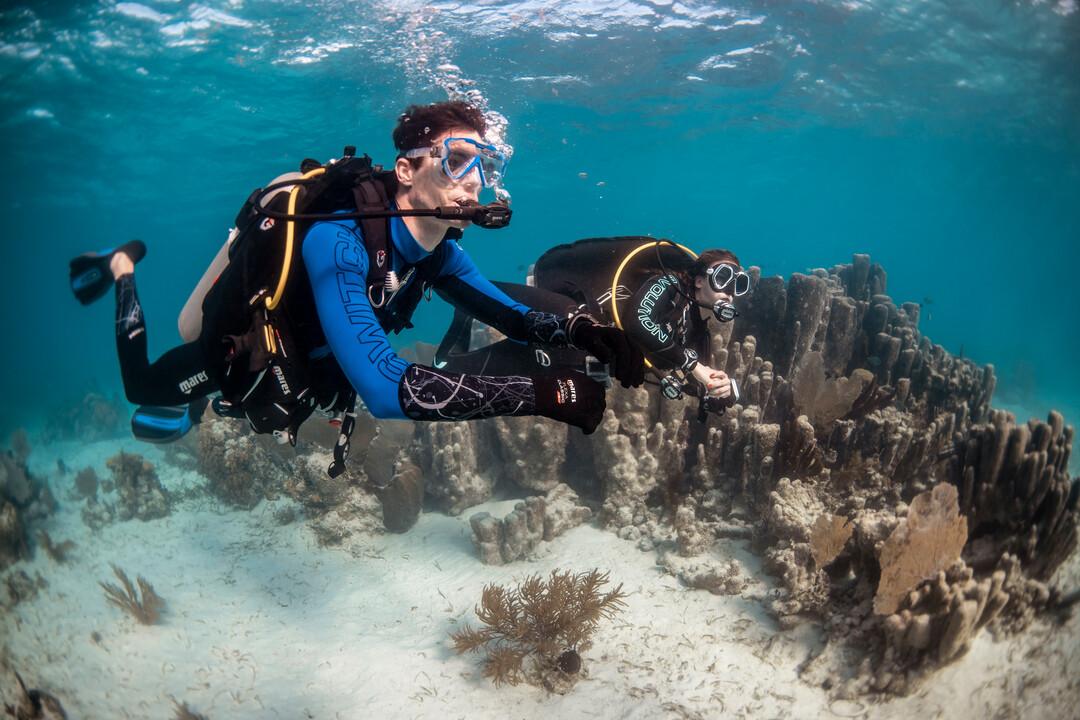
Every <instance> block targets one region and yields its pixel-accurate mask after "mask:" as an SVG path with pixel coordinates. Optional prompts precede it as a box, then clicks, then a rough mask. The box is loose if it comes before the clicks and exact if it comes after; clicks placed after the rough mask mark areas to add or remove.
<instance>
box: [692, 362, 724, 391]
mask: <svg viewBox="0 0 1080 720" xmlns="http://www.w3.org/2000/svg"><path fill="white" fill-rule="evenodd" d="M693 374H694V379H695V380H697V381H698V382H699V383H701V386H702V387H703V388H705V392H706V394H708V395H713V396H715V397H721V398H726V397H731V378H729V377H728V375H727V373H726V372H724V371H723V370H713V369H712V368H711V367H709V366H708V365H703V364H701V363H698V364H697V365H696V366H695V367H694V370H693Z"/></svg>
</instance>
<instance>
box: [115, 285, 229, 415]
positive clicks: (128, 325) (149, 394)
mask: <svg viewBox="0 0 1080 720" xmlns="http://www.w3.org/2000/svg"><path fill="white" fill-rule="evenodd" d="M116 353H117V355H118V356H119V358H120V376H121V377H122V378H123V380H124V394H125V395H127V399H128V400H129V401H130V402H133V403H135V404H137V405H186V404H187V403H189V402H191V401H192V400H193V399H195V398H200V397H202V396H204V395H207V394H209V393H211V392H213V391H214V390H216V389H217V388H216V386H215V385H214V383H212V382H211V381H210V376H209V374H208V373H207V372H206V363H204V362H203V356H202V349H201V348H200V347H199V344H198V343H188V344H186V345H181V346H179V347H175V348H173V349H172V350H169V351H168V352H166V353H165V354H164V355H162V356H161V357H160V358H158V360H157V361H156V362H154V363H151V362H150V360H149V358H148V357H147V352H146V320H145V318H144V316H143V311H142V305H140V304H139V294H138V293H137V292H136V291H135V275H134V274H128V275H123V276H121V277H120V279H118V280H117V281H116Z"/></svg>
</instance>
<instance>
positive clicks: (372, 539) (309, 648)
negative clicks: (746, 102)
mask: <svg viewBox="0 0 1080 720" xmlns="http://www.w3.org/2000/svg"><path fill="white" fill-rule="evenodd" d="M120 448H123V449H125V450H127V451H132V452H139V453H142V454H143V455H144V456H146V457H147V458H148V459H150V460H151V461H153V462H155V463H157V464H158V471H159V475H160V476H161V478H162V481H163V484H165V485H166V487H168V488H169V489H170V490H179V489H183V488H190V487H193V486H198V485H200V484H201V483H202V480H201V478H200V477H199V476H198V475H197V474H195V473H193V472H189V471H181V470H177V469H175V468H171V467H169V466H168V465H165V464H164V463H163V461H162V460H161V456H160V453H158V452H157V449H156V448H153V447H147V446H146V445H142V444H137V443H135V442H134V441H131V442H110V443H98V444H94V445H88V446H73V445H54V446H50V447H45V448H36V449H35V451H34V454H33V455H32V456H31V468H32V470H33V471H34V472H36V473H38V474H40V475H43V476H49V477H50V483H51V485H52V487H53V489H54V493H55V494H56V495H57V497H58V499H60V501H61V503H62V506H61V508H60V510H59V512H58V513H57V514H56V515H55V516H54V517H53V518H52V519H51V520H50V522H49V524H48V525H47V526H46V529H48V531H49V532H50V533H51V534H52V536H53V538H54V540H56V541H61V540H66V539H71V540H74V541H75V542H76V544H77V547H76V548H75V550H74V551H73V557H72V558H71V560H70V561H69V562H68V563H66V564H62V565H61V564H56V563H54V562H53V561H51V560H50V559H49V558H48V557H47V556H46V555H45V553H42V552H39V553H37V555H36V557H35V559H34V561H33V562H23V563H20V564H19V565H18V566H16V569H22V570H24V571H26V572H27V573H28V574H30V575H31V576H34V575H35V574H37V573H40V574H41V575H42V576H43V577H44V578H45V579H46V580H47V581H48V587H46V588H45V589H43V590H42V591H41V592H40V593H39V595H38V596H37V597H36V599H34V600H30V601H25V602H23V603H22V604H20V605H18V606H17V607H16V608H15V609H14V610H13V611H10V612H7V613H6V614H5V616H4V618H3V622H2V624H0V633H3V636H2V637H0V641H2V643H3V644H4V645H6V646H7V649H8V655H9V657H10V658H11V659H13V661H14V664H15V666H16V668H17V669H19V670H20V671H21V673H22V675H23V676H24V677H25V678H26V679H27V681H28V683H29V684H30V685H31V686H35V687H40V688H42V689H45V690H48V691H50V692H52V693H53V694H55V695H56V696H57V697H59V698H60V700H61V701H62V702H63V704H64V706H65V708H66V709H67V711H68V713H69V716H70V717H72V718H108V719H111V718H171V717H172V700H173V699H176V700H177V701H186V702H187V703H188V704H189V705H190V706H191V707H192V708H193V709H195V710H197V711H199V712H201V713H204V714H206V715H207V716H208V717H209V718H212V719H214V720H217V719H220V718H237V719H242V718H289V719H295V718H367V717H393V718H398V717H401V718H440V719H442V718H470V720H475V719H476V718H541V717H542V718H550V717H556V718H650V719H651V718H742V717H754V718H817V717H860V716H861V717H894V718H912V717H926V718H938V717H940V718H954V717H965V718H976V717H983V718H991V717H993V718H1014V717H1015V718H1020V717H1022V718H1025V720H1032V719H1034V718H1065V717H1073V718H1075V717H1080V709H1078V708H1080V680H1078V678H1080V642H1078V640H1080V620H1078V619H1077V618H1076V617H1074V618H1072V619H1071V620H1070V621H1068V623H1067V624H1065V625H1061V626H1051V625H1047V624H1038V625H1036V626H1035V627H1033V628H1032V629H1031V631H1029V632H1028V633H1027V634H1025V635H1024V636H1022V637H1019V638H1013V639H1010V640H1006V641H1001V642H995V641H994V640H993V639H992V638H991V637H990V635H989V634H988V633H983V634H982V635H980V636H979V638H978V639H977V640H976V642H975V643H974V646H973V647H972V649H971V651H970V652H969V653H968V654H967V655H966V656H964V657H963V658H962V659H960V660H959V661H957V662H955V663H954V664H953V665H951V666H949V667H948V668H946V669H945V670H943V671H942V672H941V673H940V674H939V675H938V676H937V678H936V679H935V681H934V682H932V683H930V684H928V685H927V686H925V687H924V688H923V689H922V690H921V691H919V692H918V693H916V694H915V695H912V696H909V697H906V698H900V699H894V700H891V701H888V702H875V701H872V700H867V701H865V702H851V701H830V699H829V698H828V696H827V694H826V693H825V692H824V691H823V690H821V689H819V688H815V687H811V686H809V685H806V684H805V683H803V682H801V681H800V680H799V679H798V677H797V668H798V666H799V664H800V663H801V662H803V661H804V660H805V659H806V658H807V656H808V655H809V654H810V653H811V652H812V651H813V649H814V648H815V647H817V646H818V644H819V643H820V642H821V640H820V633H819V632H818V630H817V629H816V628H815V627H814V626H813V625H810V624H808V625H806V626H803V627H801V628H797V629H795V630H792V631H786V632H780V631H779V630H778V628H777V626H776V624H775V623H774V622H773V621H772V620H770V619H769V618H768V616H767V615H766V614H765V612H764V611H763V609H762V607H761V605H760V603H759V602H758V601H756V600H754V599H753V597H754V596H757V597H760V596H761V595H763V594H764V593H767V592H768V590H769V588H770V587H771V585H770V581H769V579H768V578H767V576H765V575H764V573H762V571H761V568H760V564H759V562H758V561H757V560H756V558H755V557H754V556H753V555H752V554H750V553H749V552H748V551H747V550H746V548H745V547H744V546H742V545H741V544H740V543H718V544H717V545H716V546H715V547H714V548H713V552H715V553H717V554H718V555H719V556H723V557H727V558H731V559H735V560H737V561H739V562H740V563H741V564H742V567H743V571H744V573H745V574H746V575H748V576H750V577H752V578H755V581H754V582H753V583H751V585H750V587H748V588H747V591H746V592H745V593H744V594H743V596H716V595H711V594H709V593H708V592H704V591H699V590H688V589H687V588H685V587H683V586H681V585H680V583H679V582H678V581H677V580H676V579H675V578H674V577H672V576H671V575H668V574H665V573H664V571H663V570H662V568H660V567H658V566H657V565H656V555H655V553H644V552H641V551H639V550H638V549H637V548H636V546H635V545H634V544H633V543H631V542H626V541H623V540H620V539H618V538H617V537H615V536H614V535H613V534H610V533H607V532H604V531H602V530H599V529H597V528H594V527H590V526H583V527H579V528H576V529H574V530H572V531H570V532H568V533H567V534H566V535H564V536H562V537H560V538H558V539H557V540H556V541H554V542H552V543H549V544H546V545H545V546H543V547H542V548H541V550H540V552H539V554H538V557H537V559H536V560H535V561H532V562H528V563H515V564H513V565H509V566H504V567H489V566H485V565H483V564H481V563H480V562H479V560H478V559H477V558H476V554H475V552H474V550H473V547H472V544H471V541H470V532H469V526H468V516H469V515H470V514H471V513H472V512H474V511H475V510H481V509H483V510H488V511H489V512H492V513H493V514H495V515H502V514H505V513H506V512H508V511H509V510H510V508H511V506H512V503H489V504H487V505H484V506H482V507H478V508H476V509H475V510H471V511H469V512H466V513H464V514H463V515H461V516H460V517H446V516H443V515H439V514H426V515H424V516H422V517H421V519H420V521H419V523H418V524H417V525H416V527H414V528H413V529H412V530H411V531H410V532H408V533H406V534H404V535H380V536H360V537H357V536H353V537H351V538H349V539H348V540H346V542H345V544H344V545H342V546H340V547H336V548H320V547H319V546H318V544H317V542H316V539H315V536H314V534H313V533H312V532H311V530H309V529H308V528H307V526H306V525H305V524H304V523H303V522H302V521H301V522H294V523H292V524H289V525H279V524H277V522H276V520H275V515H274V513H275V511H276V510H277V509H278V508H280V507H281V506H282V505H285V504H288V503H290V502H291V501H288V500H280V501H275V502H273V503H266V502H264V503H261V504H260V505H259V506H257V507H256V508H255V509H254V510H253V511H251V512H235V511H227V510H223V509H222V508H221V507H220V506H219V505H218V504H217V503H216V502H215V501H213V500H211V499H209V498H205V497H200V498H199V499H197V500H189V501H186V502H185V503H183V504H181V505H180V506H178V507H175V508H174V510H173V513H172V515H170V516H169V517H167V518H164V519H161V520H157V521H151V522H140V521H138V520H133V521H128V522H120V523H116V524H113V525H111V526H109V527H107V528H105V529H103V530H102V531H100V532H98V533H93V532H91V531H90V530H89V529H88V528H87V527H86V526H85V525H84V524H83V522H82V520H81V518H80V516H79V510H80V507H81V505H80V503H78V502H76V501H74V500H72V499H68V496H69V493H70V490H71V486H72V483H73V473H69V474H68V475H67V476H65V477H62V478H61V477H57V476H56V472H55V469H56V458H57V457H63V458H64V459H65V462H66V463H67V465H68V467H70V468H72V469H74V470H77V469H81V468H82V467H85V466H87V465H90V466H93V467H95V469H96V470H97V471H98V473H99V476H101V477H108V472H107V471H106V469H105V465H104V460H105V458H106V457H109V456H111V455H112V454H114V453H115V452H117V451H118V450H119V449H120ZM110 563H115V564H117V565H118V566H120V567H121V568H123V569H125V570H126V571H128V573H129V575H131V576H132V577H134V576H135V575H136V574H138V575H142V576H144V577H146V578H147V579H148V580H149V581H150V582H152V583H153V585H154V587H155V588H156V589H157V591H158V593H159V594H160V595H161V596H162V597H164V598H165V600H166V602H167V610H166V613H165V615H164V618H163V620H162V621H161V623H160V624H159V625H155V626H149V627H146V626H140V625H137V624H136V623H135V621H134V620H132V619H131V618H129V617H127V616H125V615H123V614H122V613H121V611H120V610H118V609H117V608H115V607H113V606H111V605H109V604H107V603H106V601H105V599H104V596H103V594H102V591H101V589H100V587H99V586H98V584H97V581H99V580H109V581H111V580H113V578H112V573H111V570H110V567H109V564H110ZM594 567H599V568H601V569H603V570H609V571H610V572H611V578H612V580H613V581H614V582H620V583H622V584H623V589H624V591H626V592H627V593H628V598H627V605H628V607H627V609H626V610H625V612H623V613H621V614H620V615H619V616H617V617H616V619H615V620H614V621H612V622H611V623H609V624H606V625H602V626H601V628H600V630H599V631H598V632H597V634H596V636H595V643H594V647H593V648H592V649H591V650H590V651H588V652H587V653H586V654H585V664H586V665H585V667H586V670H587V673H588V675H587V677H586V678H584V679H583V680H582V681H581V682H580V683H579V684H578V685H577V687H576V688H575V689H574V690H573V691H572V692H571V693H570V694H569V695H566V696H558V695H550V694H547V693H545V692H544V691H542V690H538V689H536V688H533V687H529V686H518V687H501V688H495V687H493V686H492V685H491V684H490V683H489V682H488V681H486V680H485V679H484V678H482V677H481V676H480V673H479V670H478V667H477V665H476V663H475V659H474V658H473V657H470V656H459V655H456V654H455V653H454V652H453V651H452V649H451V647H450V644H449V641H448V634H449V633H450V632H452V631H454V630H455V629H457V628H459V627H460V626H461V624H462V623H464V622H472V623H474V624H475V622H476V620H475V615H474V610H473V608H474V606H475V605H476V604H477V603H478V602H479V599H480V594H481V590H482V588H483V586H484V585H485V584H487V583H491V582H495V583H504V584H505V583H512V582H516V581H518V580H520V579H521V578H523V577H524V576H526V575H528V574H531V573H542V574H546V573H548V572H549V571H550V570H552V569H554V568H563V569H571V570H575V571H584V570H589V569H592V568H594ZM1058 580H1059V581H1060V582H1062V584H1064V585H1066V586H1068V587H1076V586H1077V585H1078V584H1080V563H1078V562H1077V557H1076V555H1074V557H1073V560H1072V561H1071V562H1070V564H1069V565H1068V566H1066V567H1065V568H1063V569H1062V571H1061V573H1060V574H1059V578H1058ZM95 633H96V634H97V635H96V636H95ZM98 638H99V639H98Z"/></svg>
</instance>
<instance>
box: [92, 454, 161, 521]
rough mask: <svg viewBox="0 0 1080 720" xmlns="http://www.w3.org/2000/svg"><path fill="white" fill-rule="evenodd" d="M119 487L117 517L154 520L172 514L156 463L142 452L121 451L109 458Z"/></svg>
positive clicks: (117, 489) (113, 479)
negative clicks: (144, 457) (144, 456)
mask: <svg viewBox="0 0 1080 720" xmlns="http://www.w3.org/2000/svg"><path fill="white" fill-rule="evenodd" d="M105 465H106V467H108V468H109V470H110V472H111V473H112V481H113V486H114V487H115V488H116V493H117V496H118V498H117V504H116V512H117V516H118V517H119V518H120V519H121V520H130V519H132V518H137V519H139V520H153V519H155V518H162V517H165V516H166V515H168V514H169V495H168V493H167V492H166V491H165V488H163V487H162V486H161V481H160V480H159V479H158V476H157V471H155V470H154V466H153V465H151V464H150V463H149V462H148V461H147V460H145V459H143V456H142V455H135V454H133V453H125V452H121V453H120V454H118V455H114V456H113V457H111V458H109V459H108V460H106V461H105Z"/></svg>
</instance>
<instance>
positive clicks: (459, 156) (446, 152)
mask: <svg viewBox="0 0 1080 720" xmlns="http://www.w3.org/2000/svg"><path fill="white" fill-rule="evenodd" d="M402 157H407V158H420V157H432V158H441V159H442V162H441V163H440V164H441V165H442V170H443V173H445V174H446V176H447V177H448V178H450V179H451V180H460V179H462V178H463V177H465V176H466V175H468V174H469V173H471V172H472V171H473V169H474V168H475V169H476V171H477V172H478V173H480V183H481V185H483V186H484V187H493V186H496V185H499V184H500V183H501V182H502V180H503V178H505V177H506V165H507V162H508V161H507V159H506V155H505V154H503V153H502V152H500V151H499V149H498V148H497V147H495V146H494V145H490V144H488V143H482V142H480V141H479V140H473V139H472V138H464V137H448V138H446V139H444V140H443V141H442V142H441V143H437V144H435V145H432V146H431V147H422V148H414V149H413V150H408V151H406V152H405V153H403V155H402Z"/></svg>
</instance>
